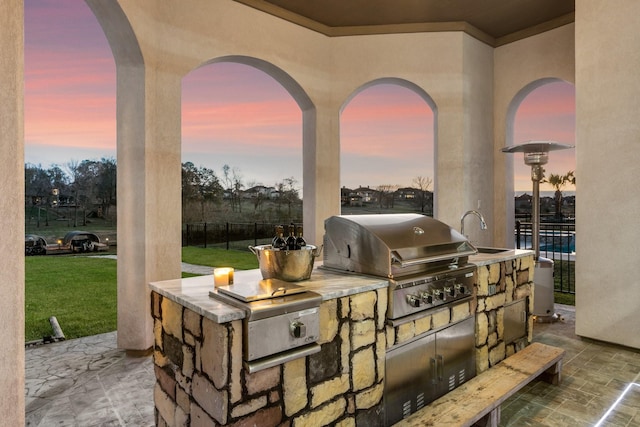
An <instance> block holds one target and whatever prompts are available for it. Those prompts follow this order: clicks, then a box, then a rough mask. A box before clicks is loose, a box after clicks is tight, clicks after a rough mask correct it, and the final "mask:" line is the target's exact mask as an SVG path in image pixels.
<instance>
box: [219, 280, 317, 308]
mask: <svg viewBox="0 0 640 427" xmlns="http://www.w3.org/2000/svg"><path fill="white" fill-rule="evenodd" d="M217 289H218V292H219V293H221V294H224V295H228V296H230V297H233V298H236V299H238V300H240V301H243V302H251V301H260V300H264V299H271V298H277V297H283V296H285V295H294V294H299V293H301V292H306V291H307V289H306V288H304V287H302V286H300V285H296V284H293V283H290V282H285V281H283V280H279V279H264V280H260V281H259V282H244V283H236V284H233V285H229V286H219V287H218V288H217Z"/></svg>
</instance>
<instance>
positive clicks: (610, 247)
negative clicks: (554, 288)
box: [575, 0, 640, 348]
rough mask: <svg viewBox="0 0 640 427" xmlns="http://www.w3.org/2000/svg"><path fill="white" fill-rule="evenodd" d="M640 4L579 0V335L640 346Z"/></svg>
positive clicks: (577, 217)
mask: <svg viewBox="0 0 640 427" xmlns="http://www.w3.org/2000/svg"><path fill="white" fill-rule="evenodd" d="M639 24H640V2H638V1H634V0H626V1H618V2H616V3H615V7H611V4H610V2H607V1H604V0H580V1H577V2H576V24H575V26H576V36H575V43H576V51H575V58H576V136H577V138H578V142H577V144H576V146H577V148H576V159H577V165H576V174H577V188H576V236H577V239H576V254H577V255H576V334H578V335H581V336H585V337H589V338H594V339H598V340H603V341H608V342H613V343H617V344H621V345H625V346H629V347H633V348H640V334H638V325H640V311H638V301H640V282H639V280H638V278H637V274H635V273H636V271H637V265H638V250H639V249H640V224H639V223H638V215H637V212H638V211H639V210H640V198H639V197H638V194H637V190H636V189H637V188H638V187H639V186H640V175H639V174H638V173H637V171H638V164H640V150H639V136H640V121H638V111H640V76H639V75H638V69H640V30H638V28H639Z"/></svg>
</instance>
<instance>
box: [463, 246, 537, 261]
mask: <svg viewBox="0 0 640 427" xmlns="http://www.w3.org/2000/svg"><path fill="white" fill-rule="evenodd" d="M530 255H534V252H533V251H530V250H524V249H505V250H502V251H500V252H495V253H483V252H479V253H478V254H476V255H472V256H470V257H469V262H470V263H472V264H475V265H489V264H495V263H496V262H501V261H507V260H510V259H516V258H522V257H525V256H530Z"/></svg>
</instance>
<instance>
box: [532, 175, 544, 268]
mask: <svg viewBox="0 0 640 427" xmlns="http://www.w3.org/2000/svg"><path fill="white" fill-rule="evenodd" d="M543 174H544V169H543V168H542V166H541V165H531V181H533V200H532V201H531V204H532V206H531V216H532V218H531V220H532V226H531V229H532V230H531V246H532V247H533V250H534V251H535V261H538V258H539V257H540V181H541V180H542V175H543Z"/></svg>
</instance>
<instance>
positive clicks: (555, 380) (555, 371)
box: [540, 359, 562, 385]
mask: <svg viewBox="0 0 640 427" xmlns="http://www.w3.org/2000/svg"><path fill="white" fill-rule="evenodd" d="M540 377H541V378H542V379H543V380H545V381H546V382H548V383H550V384H553V385H558V384H560V383H561V382H562V359H560V360H559V361H558V363H556V364H555V365H553V366H552V367H550V368H549V369H547V370H546V371H544V372H543V373H542V374H541V375H540Z"/></svg>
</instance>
